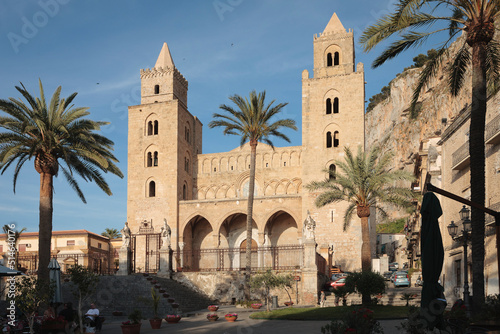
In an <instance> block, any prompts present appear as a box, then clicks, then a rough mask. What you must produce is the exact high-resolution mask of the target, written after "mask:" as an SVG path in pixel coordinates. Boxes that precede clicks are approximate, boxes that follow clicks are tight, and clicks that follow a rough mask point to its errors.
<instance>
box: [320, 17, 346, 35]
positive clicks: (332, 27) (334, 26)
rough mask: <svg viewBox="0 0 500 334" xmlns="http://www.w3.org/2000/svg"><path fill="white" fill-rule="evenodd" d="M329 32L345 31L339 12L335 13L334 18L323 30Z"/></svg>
mask: <svg viewBox="0 0 500 334" xmlns="http://www.w3.org/2000/svg"><path fill="white" fill-rule="evenodd" d="M327 32H345V28H344V26H343V25H342V22H340V20H339V18H338V16H337V13H333V15H332V18H331V19H330V21H329V22H328V24H327V25H326V28H325V30H324V31H323V33H327Z"/></svg>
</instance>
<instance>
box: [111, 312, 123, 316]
mask: <svg viewBox="0 0 500 334" xmlns="http://www.w3.org/2000/svg"><path fill="white" fill-rule="evenodd" d="M113 315H114V316H115V317H121V316H122V315H123V312H121V311H113Z"/></svg>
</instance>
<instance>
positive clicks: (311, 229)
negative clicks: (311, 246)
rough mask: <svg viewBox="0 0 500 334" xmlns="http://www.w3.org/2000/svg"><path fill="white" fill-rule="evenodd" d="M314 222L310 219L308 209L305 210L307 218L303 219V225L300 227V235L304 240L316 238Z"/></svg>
mask: <svg viewBox="0 0 500 334" xmlns="http://www.w3.org/2000/svg"><path fill="white" fill-rule="evenodd" d="M315 230H316V222H315V221H314V219H312V217H311V215H310V214H309V211H307V218H306V220H304V226H303V227H302V237H303V238H304V240H315V238H316V232H315Z"/></svg>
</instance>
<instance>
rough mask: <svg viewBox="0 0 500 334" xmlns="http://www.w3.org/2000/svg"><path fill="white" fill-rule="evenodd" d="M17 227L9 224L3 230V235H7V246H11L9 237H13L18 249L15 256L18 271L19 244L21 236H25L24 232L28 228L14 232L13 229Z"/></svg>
mask: <svg viewBox="0 0 500 334" xmlns="http://www.w3.org/2000/svg"><path fill="white" fill-rule="evenodd" d="M14 227H15V224H14V223H12V224H11V225H9V224H5V225H4V226H3V227H2V229H3V233H5V241H6V242H7V244H9V239H10V238H9V237H13V238H14V246H15V248H16V254H15V258H14V261H15V263H16V267H15V268H16V269H18V267H19V264H18V263H17V259H18V257H19V252H18V251H17V243H18V241H19V238H20V237H21V234H23V232H24V231H26V230H27V229H26V227H23V228H22V229H20V230H13V228H14Z"/></svg>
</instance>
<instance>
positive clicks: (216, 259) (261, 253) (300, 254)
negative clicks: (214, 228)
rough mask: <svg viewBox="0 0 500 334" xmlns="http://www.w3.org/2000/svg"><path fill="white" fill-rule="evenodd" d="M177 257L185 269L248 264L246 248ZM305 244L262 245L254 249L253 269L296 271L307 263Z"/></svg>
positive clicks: (232, 267)
mask: <svg viewBox="0 0 500 334" xmlns="http://www.w3.org/2000/svg"><path fill="white" fill-rule="evenodd" d="M174 258H175V261H176V262H177V266H178V267H180V268H182V271H233V270H243V269H245V265H246V252H245V249H240V248H212V249H192V250H183V251H175V252H174ZM303 258H304V248H303V246H302V245H283V246H274V247H258V248H253V249H252V270H267V269H273V270H293V269H299V268H301V267H302V266H303V263H304V260H303Z"/></svg>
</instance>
